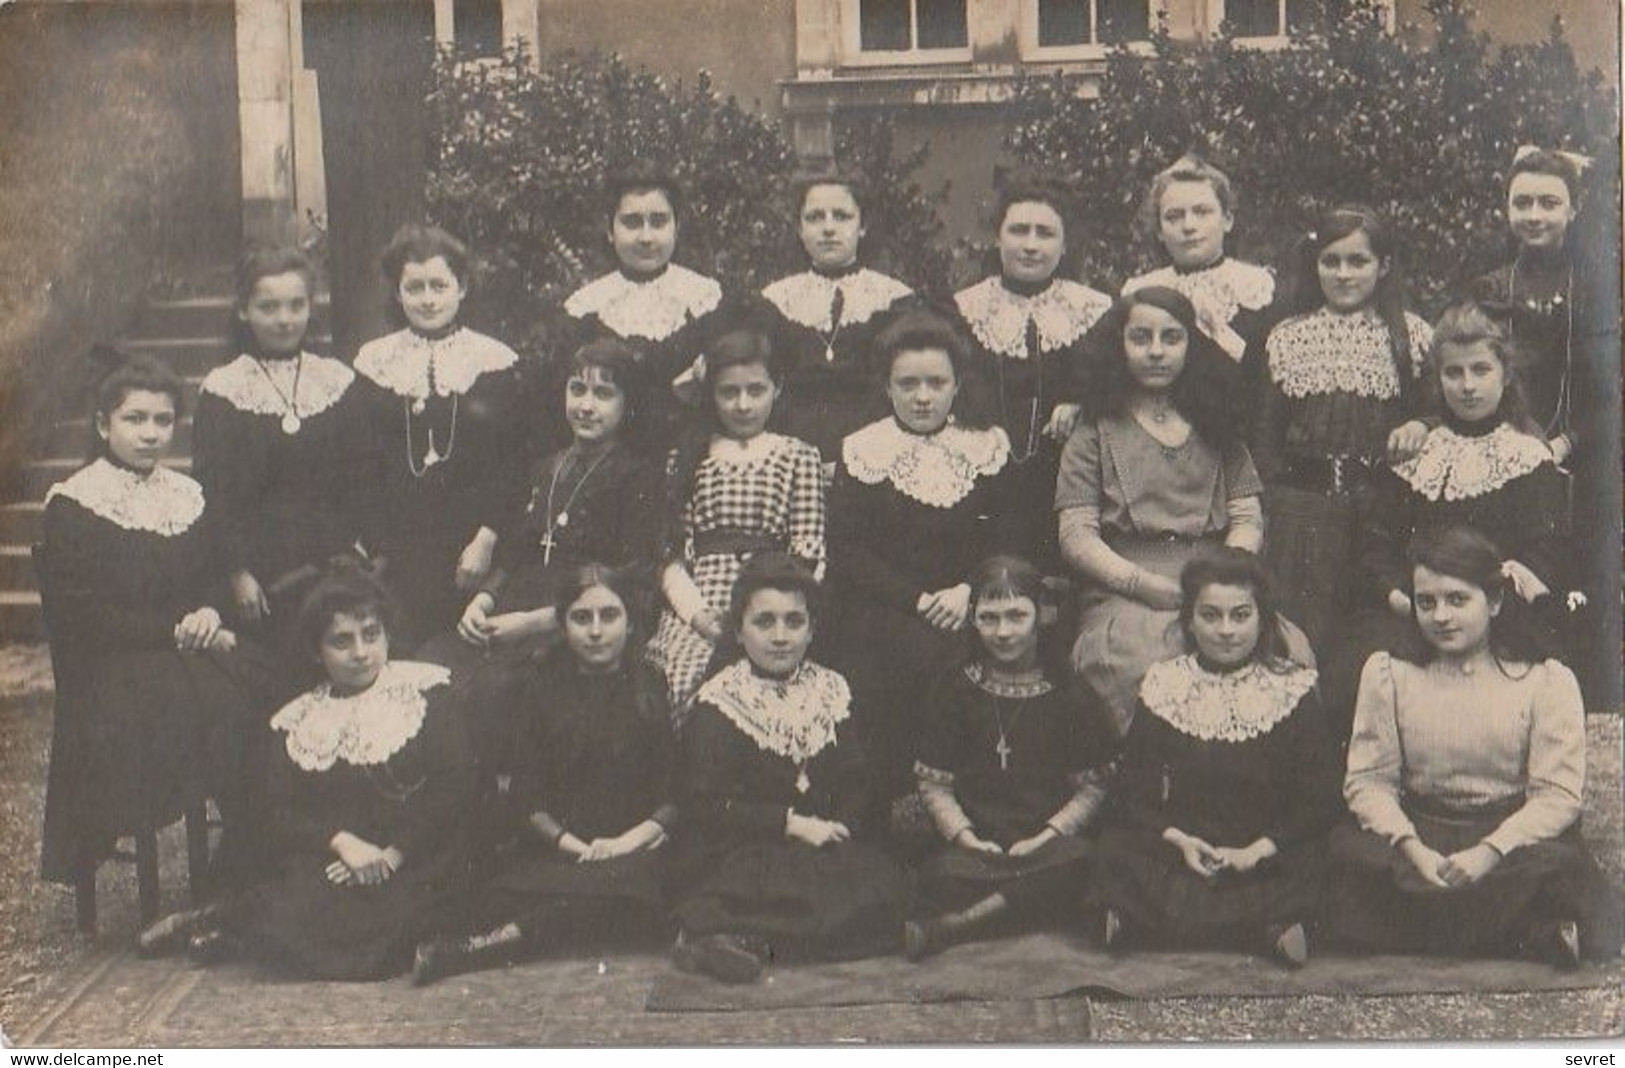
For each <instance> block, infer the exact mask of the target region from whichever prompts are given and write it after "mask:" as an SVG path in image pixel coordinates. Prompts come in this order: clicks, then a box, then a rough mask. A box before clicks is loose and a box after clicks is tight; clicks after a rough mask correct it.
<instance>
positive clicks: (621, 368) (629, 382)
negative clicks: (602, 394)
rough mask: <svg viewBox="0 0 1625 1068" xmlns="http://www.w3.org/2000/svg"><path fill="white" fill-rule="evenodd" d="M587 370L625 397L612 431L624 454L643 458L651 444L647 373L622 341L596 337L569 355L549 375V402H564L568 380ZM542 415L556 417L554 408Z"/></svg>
mask: <svg viewBox="0 0 1625 1068" xmlns="http://www.w3.org/2000/svg"><path fill="white" fill-rule="evenodd" d="M588 369H596V370H597V371H599V372H601V373H602V374H603V376H604V378H605V379H607V380H608V381H609V382H611V383H613V384H614V385H615V386H616V387H617V388H619V389H620V391H621V392H622V393H623V394H624V395H625V396H626V412H625V414H624V415H623V416H622V417H621V425H620V427H619V429H617V430H616V432H615V440H616V442H618V443H619V444H621V445H623V446H625V447H626V449H627V451H628V452H632V453H635V454H637V455H639V456H645V455H647V454H648V452H649V451H650V448H651V446H652V444H653V442H652V440H651V439H652V435H653V431H654V428H653V427H651V426H650V425H649V418H648V413H649V411H650V389H651V387H650V384H649V374H648V372H647V371H646V370H644V367H643V365H642V364H641V363H640V362H639V361H638V354H637V352H636V351H635V350H634V349H633V348H632V347H631V346H630V345H628V344H626V342H624V341H621V340H619V339H618V338H611V337H606V338H599V339H598V340H596V341H589V342H588V343H587V344H585V345H583V346H581V348H579V349H577V350H576V351H575V352H573V353H572V354H571V355H570V358H569V359H568V360H565V361H563V362H562V363H561V364H560V365H559V366H558V369H557V370H556V371H555V372H554V373H553V376H552V377H553V382H552V388H550V389H549V390H548V391H547V393H548V398H549V401H550V403H552V404H555V405H556V404H558V403H559V402H560V401H561V400H564V398H565V397H566V393H565V389H566V387H567V386H568V385H569V382H570V379H572V378H574V377H575V376H577V375H579V374H581V373H583V372H584V371H587V370H588ZM565 403H568V402H567V401H566V402H565ZM546 415H547V418H549V419H553V418H558V409H557V408H554V409H553V411H551V412H548V413H546Z"/></svg>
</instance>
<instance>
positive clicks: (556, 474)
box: [541, 445, 615, 567]
mask: <svg viewBox="0 0 1625 1068" xmlns="http://www.w3.org/2000/svg"><path fill="white" fill-rule="evenodd" d="M614 449H615V446H613V445H611V446H610V447H609V448H607V449H605V450H604V451H603V452H601V453H599V454H598V457H597V458H596V459H595V460H593V462H592V464H591V465H590V466H588V468H587V472H586V474H584V475H582V476H581V478H580V480H578V481H577V482H576V484H575V487H574V488H573V489H571V490H570V495H569V496H568V497H566V498H565V499H564V507H562V508H560V509H559V511H558V515H557V516H555V515H554V514H553V495H554V493H555V492H556V491H557V490H558V488H559V479H560V478H561V477H563V475H564V471H565V468H567V467H570V466H571V465H573V464H574V463H575V461H576V459H577V458H578V457H579V456H580V453H579V452H578V451H577V449H576V447H575V446H574V445H572V446H570V449H569V451H568V452H567V453H565V456H564V459H562V460H560V461H559V465H558V466H557V467H555V468H554V469H553V478H552V481H550V482H549V483H548V486H547V533H545V534H544V535H542V542H541V545H542V566H543V567H546V566H547V565H548V564H551V563H552V562H553V549H554V548H555V547H556V546H557V545H558V535H559V534H560V533H561V532H562V531H563V530H564V528H565V527H567V526H569V525H570V506H571V505H572V504H574V503H575V501H576V495H577V494H578V493H580V492H581V488H582V487H583V486H585V485H586V484H587V480H588V479H590V478H592V474H593V472H594V471H596V470H598V465H599V464H601V463H603V462H604V461H605V460H606V459H607V458H608V457H609V454H610V453H611V452H613V451H614Z"/></svg>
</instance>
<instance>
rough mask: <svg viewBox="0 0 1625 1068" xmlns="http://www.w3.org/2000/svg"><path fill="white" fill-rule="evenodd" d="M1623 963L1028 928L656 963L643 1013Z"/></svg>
mask: <svg viewBox="0 0 1625 1068" xmlns="http://www.w3.org/2000/svg"><path fill="white" fill-rule="evenodd" d="M1622 981H1625V965H1621V964H1619V963H1618V962H1616V963H1615V964H1613V965H1610V966H1608V967H1591V968H1585V969H1582V970H1580V971H1577V972H1567V973H1565V972H1560V971H1558V970H1557V969H1555V968H1552V967H1548V966H1546V965H1543V964H1534V963H1526V962H1523V961H1497V960H1449V959H1430V958H1422V957H1343V956H1332V955H1322V956H1317V957H1316V958H1315V959H1314V960H1312V961H1310V963H1309V965H1308V966H1307V967H1305V968H1303V969H1302V970H1301V971H1297V972H1291V971H1287V970H1286V969H1284V968H1281V967H1279V966H1278V965H1276V964H1274V963H1273V962H1271V961H1269V960H1266V959H1264V958H1262V957H1250V956H1245V955H1243V954H1238V953H1136V954H1130V955H1128V956H1124V957H1112V956H1108V955H1107V954H1105V953H1102V952H1100V951H1098V950H1096V949H1095V948H1093V947H1092V946H1091V945H1089V944H1088V942H1087V941H1086V940H1085V939H1083V938H1081V937H1079V936H1069V935H1062V934H1029V935H1024V936H1021V937H1016V938H1006V939H1001V940H997V941H991V942H979V943H973V944H969V945H962V946H955V947H954V948H952V949H950V950H948V951H947V952H945V953H943V954H941V955H940V956H936V957H932V958H931V959H930V960H928V961H926V962H924V963H922V964H909V963H908V962H906V961H903V960H901V959H898V958H881V959H875V960H864V961H851V962H846V963H838V964H805V965H797V966H795V967H783V968H772V969H769V971H768V972H767V973H765V974H764V976H763V979H762V980H761V981H760V982H757V983H755V984H752V985H750V986H728V985H725V984H723V983H718V982H716V981H714V980H711V979H708V978H706V977H705V976H699V975H684V974H682V973H680V972H674V971H673V972H666V973H664V974H661V975H659V976H657V977H656V978H655V981H654V987H653V989H651V990H650V992H649V1001H648V1007H649V1010H650V1011H651V1012H701V1011H704V1012H725V1011H741V1010H761V1009H773V1008H789V1007H800V1006H836V1005H873V1004H885V1003H891V1002H906V1003H913V1004H924V1003H931V1002H946V1001H999V1000H1003V999H1006V998H1020V999H1025V998H1051V997H1058V996H1061V995H1063V994H1089V995H1095V996H1102V997H1123V998H1178V997H1197V996H1220V997H1279V996H1301V995H1305V994H1323V995H1324V994H1437V993H1507V992H1512V991H1532V990H1580V989H1589V988H1593V987H1618V986H1620V985H1621V983H1622Z"/></svg>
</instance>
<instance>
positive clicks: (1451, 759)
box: [1326, 653, 1625, 960]
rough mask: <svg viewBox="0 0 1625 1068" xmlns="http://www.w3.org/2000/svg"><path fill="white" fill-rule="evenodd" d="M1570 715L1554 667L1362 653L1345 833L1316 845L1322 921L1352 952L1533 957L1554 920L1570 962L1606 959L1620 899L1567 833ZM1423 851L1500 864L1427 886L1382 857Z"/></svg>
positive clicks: (1578, 789)
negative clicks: (1326, 880) (1575, 948)
mask: <svg viewBox="0 0 1625 1068" xmlns="http://www.w3.org/2000/svg"><path fill="white" fill-rule="evenodd" d="M1585 750H1586V730H1585V713H1584V710H1583V707H1582V705H1581V701H1580V689H1579V685H1578V684H1577V683H1576V682H1575V679H1574V675H1573V673H1572V672H1570V671H1569V669H1568V668H1566V667H1564V666H1563V665H1562V664H1559V663H1558V662H1557V661H1555V660H1547V661H1545V662H1543V663H1538V664H1517V663H1498V664H1485V665H1483V670H1474V671H1471V672H1469V671H1464V670H1463V669H1462V668H1461V667H1458V666H1454V665H1451V664H1448V663H1445V662H1443V661H1434V662H1433V663H1430V664H1417V663H1411V662H1409V661H1406V660H1401V659H1399V658H1397V657H1391V656H1389V655H1388V654H1387V653H1378V654H1377V655H1375V656H1373V657H1372V658H1371V660H1370V662H1369V663H1368V664H1367V665H1366V668H1365V671H1364V673H1363V675H1362V677H1361V680H1360V702H1359V710H1358V712H1357V714H1356V716H1355V721H1354V737H1353V740H1352V741H1351V742H1350V744H1349V759H1348V777H1347V779H1346V780H1345V783H1344V787H1343V794H1344V797H1345V798H1346V799H1347V801H1348V807H1349V811H1350V812H1351V813H1353V815H1354V821H1353V822H1346V823H1344V824H1342V825H1340V826H1339V827H1338V828H1337V830H1336V831H1335V832H1334V834H1333V836H1332V845H1331V857H1332V877H1331V881H1330V894H1329V896H1328V899H1327V910H1326V919H1327V923H1328V925H1329V927H1330V928H1331V933H1332V935H1333V937H1334V939H1335V940H1336V941H1337V942H1339V943H1341V944H1343V945H1346V946H1348V947H1350V948H1353V949H1358V950H1362V951H1365V952H1400V953H1417V952H1423V953H1445V954H1469V955H1484V956H1497V957H1504V956H1521V957H1527V956H1534V957H1544V956H1546V955H1547V954H1548V953H1549V952H1550V950H1551V948H1552V945H1553V942H1554V939H1553V935H1554V932H1555V927H1556V924H1558V923H1559V922H1561V921H1564V920H1573V921H1575V922H1576V923H1577V924H1578V926H1579V934H1580V951H1581V954H1582V955H1583V956H1584V957H1586V958H1588V959H1592V960H1610V959H1612V958H1614V957H1617V956H1618V955H1619V951H1620V944H1621V940H1622V937H1625V932H1622V931H1621V925H1622V923H1625V901H1622V900H1621V898H1620V895H1619V890H1618V887H1616V886H1614V885H1612V884H1611V883H1610V881H1609V880H1608V879H1607V878H1606V877H1605V876H1604V875H1603V874H1602V872H1601V870H1600V869H1599V868H1598V867H1597V863H1596V861H1595V860H1593V859H1592V857H1591V855H1590V854H1589V853H1588V852H1587V851H1586V847H1585V842H1584V840H1583V838H1582V837H1581V835H1580V823H1579V820H1580V812H1581V807H1582V799H1583V797H1584V793H1585ZM1413 835H1414V836H1415V837H1417V838H1418V839H1420V840H1421V842H1422V844H1423V845H1425V846H1427V847H1428V848H1430V849H1432V850H1434V851H1435V852H1437V853H1439V854H1440V855H1441V856H1446V857H1448V856H1450V855H1451V854H1453V853H1456V852H1459V851H1461V850H1464V849H1468V848H1471V847H1473V846H1476V845H1478V844H1479V843H1481V842H1482V843H1485V844H1487V845H1489V846H1490V847H1491V848H1492V849H1494V850H1495V851H1496V852H1497V853H1499V854H1501V857H1502V859H1501V860H1500V862H1499V863H1497V864H1496V866H1495V867H1494V868H1492V869H1490V871H1489V873H1488V874H1487V875H1485V876H1484V877H1483V878H1481V879H1480V880H1479V881H1478V882H1476V883H1473V884H1472V885H1470V886H1466V887H1462V888H1459V889H1451V890H1441V889H1438V888H1436V887H1433V886H1432V885H1430V884H1428V883H1426V882H1424V881H1423V879H1422V877H1421V875H1420V873H1419V872H1417V871H1416V869H1415V867H1414V866H1413V865H1412V864H1411V862H1410V861H1409V860H1407V859H1405V857H1404V855H1403V854H1402V853H1401V852H1400V851H1399V849H1398V848H1397V846H1398V844H1399V843H1400V841H1401V840H1403V839H1404V838H1406V837H1410V836H1413Z"/></svg>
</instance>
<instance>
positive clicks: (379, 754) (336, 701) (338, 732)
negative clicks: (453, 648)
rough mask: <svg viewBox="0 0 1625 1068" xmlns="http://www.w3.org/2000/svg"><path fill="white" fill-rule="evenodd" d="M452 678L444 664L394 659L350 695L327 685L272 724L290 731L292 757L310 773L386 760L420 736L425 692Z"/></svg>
mask: <svg viewBox="0 0 1625 1068" xmlns="http://www.w3.org/2000/svg"><path fill="white" fill-rule="evenodd" d="M450 681H451V672H449V671H447V670H446V669H445V668H443V667H441V666H440V665H438V664H420V663H416V662H414V661H411V660H391V661H390V662H389V663H387V664H385V665H384V670H383V671H381V672H379V674H378V681H376V682H374V683H373V684H372V685H371V686H369V687H367V689H365V690H363V691H361V692H360V693H358V694H355V695H353V696H350V697H335V696H333V689H332V684H331V683H326V682H324V683H322V684H321V685H320V686H318V687H316V688H315V689H314V690H311V691H310V692H309V693H306V694H304V695H303V696H300V697H296V698H294V699H293V700H292V701H291V702H289V703H288V704H286V705H284V706H283V708H282V711H280V712H278V713H277V714H276V715H274V716H272V717H271V727H272V729H274V730H279V731H282V732H284V733H285V734H286V735H287V736H288V738H287V747H288V756H290V757H292V758H293V762H294V763H295V764H297V765H299V766H300V767H301V768H303V769H304V770H306V771H326V770H327V769H328V768H331V767H332V766H333V764H334V762H335V761H339V760H342V761H344V762H345V763H346V764H354V765H356V766H357V767H372V766H374V765H378V764H382V763H384V762H385V761H386V760H388V759H389V758H390V757H392V756H394V755H395V754H396V753H398V752H400V751H401V748H402V747H403V746H405V745H406V743H407V742H410V741H411V740H412V739H413V738H416V737H417V735H418V731H419V730H421V729H422V728H423V717H424V715H425V713H426V712H427V711H428V707H429V701H428V698H426V697H425V696H424V694H426V693H427V692H428V691H429V690H432V689H434V688H435V687H436V686H444V685H446V684H447V683H449V682H450Z"/></svg>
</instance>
